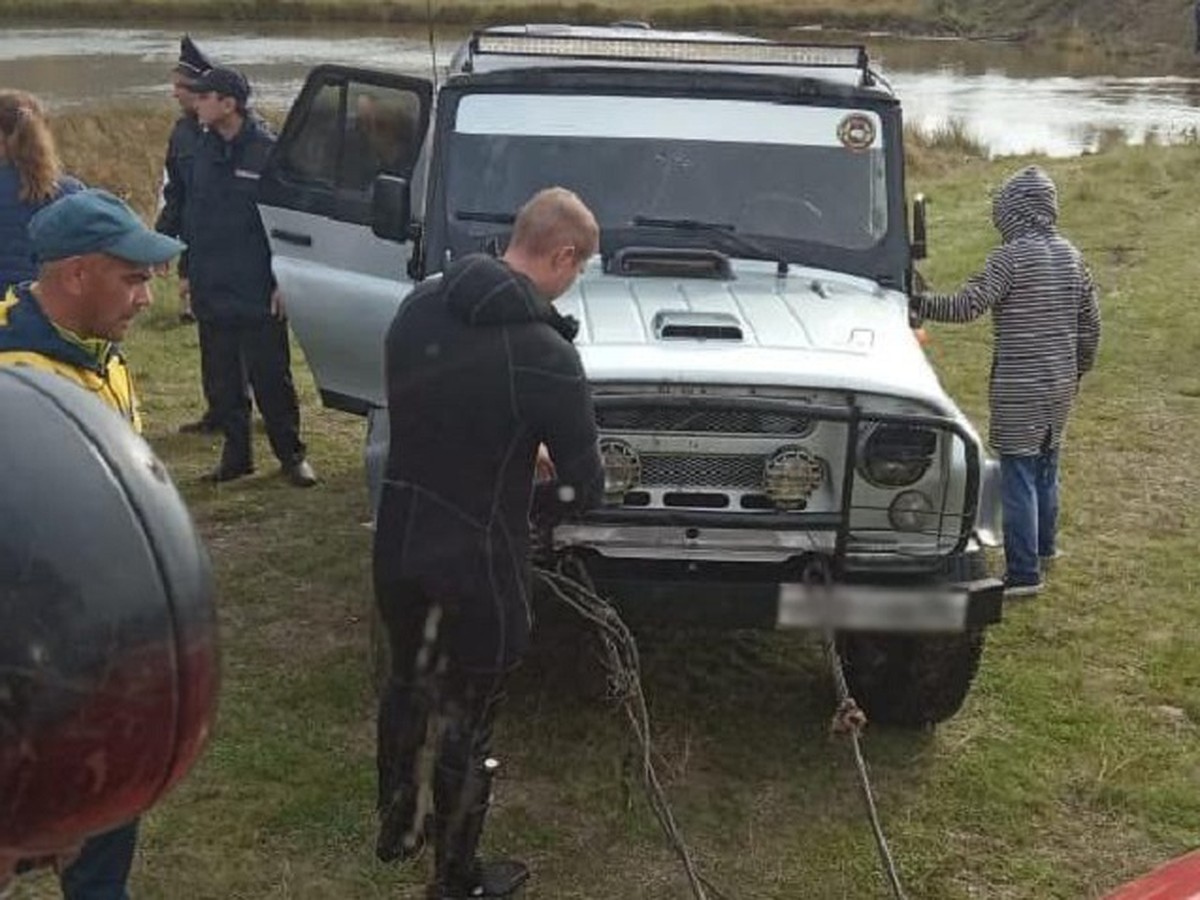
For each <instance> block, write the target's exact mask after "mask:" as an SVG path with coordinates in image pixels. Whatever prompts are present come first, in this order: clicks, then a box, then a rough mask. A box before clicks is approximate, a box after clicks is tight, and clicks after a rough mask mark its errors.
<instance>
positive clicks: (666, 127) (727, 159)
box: [446, 93, 888, 262]
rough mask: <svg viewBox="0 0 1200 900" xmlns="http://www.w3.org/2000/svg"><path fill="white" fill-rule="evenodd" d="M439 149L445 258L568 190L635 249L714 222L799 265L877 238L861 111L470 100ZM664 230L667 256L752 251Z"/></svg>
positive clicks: (879, 167)
mask: <svg viewBox="0 0 1200 900" xmlns="http://www.w3.org/2000/svg"><path fill="white" fill-rule="evenodd" d="M447 149H448V153H449V167H448V169H447V171H449V172H451V173H452V175H451V176H450V178H449V179H448V182H447V186H446V203H447V209H446V219H447V221H448V223H449V229H450V235H449V236H450V244H451V246H452V247H453V249H454V251H455V253H456V254H457V253H461V252H466V251H470V250H477V249H480V247H481V246H484V245H486V243H487V241H489V240H492V239H494V238H495V237H496V235H497V233H498V231H500V232H502V231H503V229H502V228H501V227H500V226H498V225H497V224H496V223H498V222H502V221H504V219H503V218H502V217H503V216H505V215H507V216H511V214H512V213H513V212H514V211H515V210H516V209H518V208H519V207H520V205H521V204H522V203H524V202H525V200H527V199H528V198H529V197H530V196H531V195H532V194H533V193H534V192H535V191H537V190H538V189H540V188H543V187H547V186H551V185H563V186H566V187H570V188H572V189H573V190H575V191H576V192H577V193H579V194H580V196H581V197H582V198H583V199H584V201H585V202H586V203H587V204H588V205H589V206H590V207H591V208H592V210H593V211H594V212H595V214H596V218H597V219H598V221H599V223H600V227H601V229H602V230H603V231H604V232H605V234H606V235H608V236H611V235H612V234H621V235H625V236H628V240H627V241H625V242H628V241H632V240H635V239H636V240H638V241H643V242H644V241H645V240H646V239H647V236H646V235H645V234H644V232H646V231H647V229H649V230H650V231H652V232H654V236H655V238H656V240H655V243H659V242H660V241H658V240H657V238H658V237H660V236H662V232H663V231H664V230H667V229H664V228H662V227H661V226H656V225H654V224H653V222H654V221H655V220H658V221H660V222H661V221H663V220H691V221H693V222H706V223H719V225H720V227H721V228H722V229H724V230H727V231H730V232H735V233H736V234H738V235H741V236H744V237H746V238H751V239H755V240H757V241H759V242H760V244H767V245H769V247H770V252H771V253H772V254H779V255H780V256H781V257H783V258H786V259H789V260H791V261H796V262H803V259H802V258H801V256H800V245H801V244H807V245H813V244H817V245H824V246H829V247H835V248H840V249H844V250H866V249H869V248H871V247H874V246H875V245H876V244H878V243H879V242H880V241H881V240H882V239H883V238H884V236H885V235H886V232H887V228H888V215H887V212H888V198H887V171H886V158H885V157H886V155H885V152H884V150H885V147H884V135H883V128H882V125H881V120H880V117H879V115H878V114H876V113H875V112H874V111H871V110H863V109H847V108H842V107H827V106H825V107H823V106H801V105H795V104H782V103H769V102H761V101H751V100H723V99H704V98H691V97H631V96H615V95H578V94H574V95H548V94H514V93H501V94H493V93H486V94H485V93H481V94H470V95H467V96H465V97H463V98H462V100H461V101H460V103H459V105H458V109H457V114H456V120H455V129H454V132H453V133H452V134H451V136H450V141H449V146H448V148H447ZM635 220H637V221H638V222H640V223H641V224H635ZM647 220H650V224H646V223H647ZM671 231H672V233H671V234H670V235H669V236H666V237H664V238H663V240H664V241H665V242H666V243H669V244H670V245H671V246H679V245H681V244H686V245H688V246H705V247H713V248H715V249H719V250H721V251H723V252H725V253H728V254H729V255H734V256H746V255H756V254H754V253H751V252H750V251H748V250H746V247H748V246H749V245H748V244H745V243H743V244H740V245H734V244H731V243H730V242H729V241H727V240H726V241H722V240H720V236H719V235H715V234H713V233H712V232H713V229H703V228H699V229H698V228H692V229H678V228H676V229H672V230H671ZM631 235H632V236H631ZM608 249H609V250H611V249H613V248H612V247H611V246H610V247H609V248H608Z"/></svg>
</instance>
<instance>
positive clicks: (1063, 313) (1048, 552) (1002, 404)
mask: <svg viewBox="0 0 1200 900" xmlns="http://www.w3.org/2000/svg"><path fill="white" fill-rule="evenodd" d="M992 221H993V223H994V224H995V226H996V229H997V230H998V231H999V232H1000V235H1001V238H1002V239H1003V242H1002V243H1001V245H1000V246H999V247H997V248H996V249H995V250H993V251H992V252H991V254H990V255H989V256H988V259H987V263H986V265H985V266H984V269H983V271H982V272H979V273H977V274H976V275H974V276H972V277H971V278H970V279H968V281H967V282H966V284H965V285H964V286H963V287H962V289H961V290H959V291H958V292H957V293H954V294H933V293H927V294H921V295H918V296H916V297H914V299H913V306H914V309H915V312H916V313H917V315H918V316H921V317H924V318H927V319H932V320H934V321H939V322H969V321H971V320H972V319H975V318H978V317H979V316H981V315H983V314H984V313H986V312H987V311H988V310H991V312H992V330H993V334H994V347H993V355H992V374H991V388H990V392H989V402H990V407H991V427H990V435H989V438H990V442H991V444H992V447H993V448H994V449H995V450H996V452H997V453H999V454H1000V473H1001V474H1000V480H1001V497H1002V503H1003V510H1004V557H1005V567H1006V573H1005V587H1006V593H1007V594H1008V595H1009V596H1030V595H1033V594H1036V593H1037V592H1038V591H1039V590H1040V589H1041V586H1042V571H1043V570H1044V569H1045V567H1046V563H1047V562H1049V561H1050V560H1052V559H1053V558H1054V557H1055V556H1056V555H1057V547H1056V532H1057V523H1058V484H1059V479H1058V455H1059V447H1060V445H1061V444H1062V440H1063V432H1064V431H1065V430H1066V426H1067V418H1068V417H1069V415H1070V412H1071V406H1072V404H1073V402H1074V399H1075V395H1076V394H1077V393H1078V390H1079V380H1080V379H1081V378H1082V377H1083V374H1084V373H1085V372H1087V371H1088V370H1089V369H1091V367H1092V365H1093V363H1094V362H1095V359H1096V350H1097V348H1098V347H1099V343H1100V307H1099V304H1098V302H1097V299H1096V288H1095V285H1094V284H1093V283H1092V278H1091V275H1090V274H1089V273H1088V270H1087V266H1086V265H1085V264H1084V261H1083V257H1082V255H1081V254H1080V252H1079V250H1078V249H1076V247H1075V246H1074V245H1073V244H1072V243H1071V242H1070V241H1069V240H1067V239H1066V238H1065V237H1063V236H1062V235H1061V234H1060V233H1059V231H1058V224H1057V223H1058V192H1057V190H1056V189H1055V186H1054V182H1053V181H1052V180H1051V178H1050V176H1049V175H1047V174H1046V173H1045V172H1044V171H1043V170H1042V169H1040V168H1038V167H1037V166H1029V167H1027V168H1024V169H1022V170H1021V171H1019V172H1017V173H1016V174H1015V175H1013V176H1012V177H1010V178H1009V179H1008V180H1007V181H1006V182H1005V183H1004V185H1003V186H1002V187H1001V188H1000V190H999V191H998V192H997V193H996V195H995V198H994V199H993V202H992Z"/></svg>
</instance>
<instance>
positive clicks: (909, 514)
mask: <svg viewBox="0 0 1200 900" xmlns="http://www.w3.org/2000/svg"><path fill="white" fill-rule="evenodd" d="M888 521H890V522H891V523H892V527H893V528H895V529H896V530H897V531H925V532H932V531H933V530H934V529H935V528H936V527H937V513H935V512H934V510H933V501H932V500H930V499H929V497H928V495H926V494H923V493H921V492H920V491H905V492H904V493H902V494H898V495H897V496H896V499H895V500H893V501H892V505H891V506H890V507H889V508H888Z"/></svg>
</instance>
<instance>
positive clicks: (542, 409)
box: [522, 344, 604, 520]
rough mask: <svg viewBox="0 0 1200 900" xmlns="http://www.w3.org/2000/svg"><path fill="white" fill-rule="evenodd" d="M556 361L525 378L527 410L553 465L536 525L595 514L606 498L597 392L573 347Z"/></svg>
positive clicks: (541, 489)
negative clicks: (583, 512)
mask: <svg viewBox="0 0 1200 900" xmlns="http://www.w3.org/2000/svg"><path fill="white" fill-rule="evenodd" d="M556 355H557V356H558V358H557V359H556V360H555V362H554V364H553V366H552V367H551V366H547V367H546V369H544V370H525V372H523V373H522V374H523V376H524V377H523V378H522V382H523V383H524V384H525V385H527V386H528V388H529V389H528V390H527V391H526V392H525V393H526V396H525V397H523V398H522V401H523V404H522V405H528V407H529V411H530V412H531V413H532V417H533V419H534V422H535V427H536V429H537V435H538V438H539V439H540V440H541V442H542V443H543V444H545V446H546V449H547V450H548V451H549V455H550V460H551V462H552V463H553V474H554V477H553V479H552V480H551V481H547V482H544V483H541V484H539V485H537V487H536V488H535V489H534V499H533V516H534V518H536V519H551V520H553V519H558V518H561V517H562V516H563V515H566V514H568V513H571V512H576V511H579V510H584V509H590V508H591V507H593V506H597V505H599V503H600V501H601V500H602V499H603V497H604V468H603V466H602V465H601V463H600V439H599V435H598V434H597V432H596V413H595V409H594V407H593V405H592V389H591V387H590V386H589V385H588V383H587V378H586V377H585V376H584V374H583V365H582V364H581V363H580V361H579V354H578V353H577V352H576V350H575V348H574V347H572V346H570V345H569V344H566V345H564V347H563V348H562V351H561V352H560V353H559V354H556Z"/></svg>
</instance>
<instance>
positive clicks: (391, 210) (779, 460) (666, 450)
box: [260, 25, 1001, 724]
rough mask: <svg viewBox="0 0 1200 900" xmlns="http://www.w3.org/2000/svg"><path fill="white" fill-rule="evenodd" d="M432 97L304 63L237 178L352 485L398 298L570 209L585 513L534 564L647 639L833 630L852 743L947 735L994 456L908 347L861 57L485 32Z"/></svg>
mask: <svg viewBox="0 0 1200 900" xmlns="http://www.w3.org/2000/svg"><path fill="white" fill-rule="evenodd" d="M434 95H435V90H434V87H433V85H432V84H431V83H430V82H429V81H426V80H422V79H418V78H411V77H402V76H399V75H393V74H386V73H383V72H376V71H362V70H357V69H351V68H345V67H340V66H322V67H319V68H317V69H315V70H314V71H313V72H312V73H311V74H310V76H309V78H308V81H307V83H306V84H305V86H304V89H303V91H302V92H301V94H300V95H299V97H298V99H297V101H296V103H295V104H294V106H293V108H292V110H291V112H290V115H289V116H288V119H287V122H286V125H285V126H284V129H283V132H282V134H281V138H280V141H279V144H278V147H277V148H276V151H275V153H274V156H273V157H272V160H271V162H270V165H269V166H268V168H267V170H266V171H265V172H264V174H263V177H262V181H261V185H260V203H261V209H262V216H263V220H264V222H265V224H266V227H267V231H268V234H269V236H270V240H271V243H272V248H273V251H274V267H275V274H276V277H277V279H278V281H279V284H280V285H281V287H282V290H283V293H284V295H285V297H286V298H287V303H288V309H289V312H290V316H291V322H292V327H293V328H294V330H295V332H296V335H297V337H298V339H299V340H300V343H301V345H302V346H303V348H304V351H305V355H306V357H307V359H308V362H309V365H310V366H311V368H312V372H313V375H314V377H315V379H316V382H317V384H318V387H319V389H320V392H321V396H322V398H323V401H324V402H325V403H326V404H327V405H330V406H333V407H337V408H340V409H344V410H348V411H351V412H355V413H360V414H364V415H367V416H368V417H369V423H370V424H369V428H368V469H369V470H371V471H377V464H378V462H379V460H380V458H381V454H380V448H381V447H385V446H386V434H385V429H386V415H385V414H383V407H384V404H385V402H386V400H385V396H384V382H383V360H382V356H383V342H384V335H385V333H386V330H387V328H388V325H389V324H390V322H391V320H392V318H393V316H394V315H395V313H396V309H397V307H398V306H399V304H400V302H401V300H402V298H403V297H404V295H405V294H406V293H407V292H408V290H409V289H410V288H411V287H412V285H413V284H414V283H415V282H416V281H419V280H421V279H423V278H426V277H429V276H431V275H434V274H436V273H438V272H440V271H441V269H442V268H443V266H445V265H446V263H447V262H448V261H449V260H451V259H454V258H456V257H458V256H461V255H462V254H465V253H472V252H478V251H481V250H483V251H490V252H499V251H500V250H502V249H503V247H504V244H505V241H506V239H507V235H508V232H509V229H510V228H511V223H512V220H513V215H514V211H515V210H516V209H517V208H518V207H519V206H520V205H521V204H522V203H523V202H524V201H525V200H526V199H527V198H528V197H530V196H531V195H532V194H533V193H534V192H535V191H537V190H538V189H540V188H542V187H547V186H550V185H563V186H565V187H569V188H571V189H573V190H574V191H576V192H577V193H579V194H580V195H581V196H582V197H583V198H584V200H585V201H586V202H587V203H588V204H589V205H590V206H591V208H592V209H593V210H594V212H595V214H596V217H597V219H598V221H599V223H600V226H601V229H602V236H601V254H600V256H599V258H598V259H597V260H595V261H593V262H592V263H591V265H590V267H589V268H588V270H587V271H586V273H585V274H584V275H583V276H582V277H581V278H580V280H579V282H578V283H577V285H576V286H575V288H574V289H573V290H572V291H571V292H570V293H569V294H568V295H567V296H565V297H564V298H562V299H561V300H560V301H559V304H560V308H561V309H562V311H563V312H565V313H569V314H571V315H573V316H575V317H576V318H577V319H578V320H579V322H580V323H581V329H580V334H579V337H578V340H577V344H578V347H579V351H580V354H581V356H582V358H583V362H584V367H585V369H586V371H587V374H588V377H589V379H590V381H591V383H592V386H593V389H594V392H595V398H596V409H597V419H598V425H599V430H600V433H601V436H602V442H601V451H602V456H603V459H604V464H605V467H606V473H607V486H606V487H607V494H608V502H607V503H606V504H605V505H604V506H603V507H602V508H601V509H598V510H595V511H594V512H592V513H589V514H587V515H586V516H584V517H582V518H581V519H579V520H578V521H575V522H571V523H568V524H563V525H561V526H559V527H558V528H557V529H556V530H555V532H554V536H553V537H554V546H555V549H556V550H558V551H560V552H565V551H568V550H569V551H572V552H575V553H577V554H580V555H581V556H582V558H583V559H584V560H585V561H586V564H587V566H588V569H589V571H590V574H591V575H592V577H593V578H594V580H595V581H596V582H597V584H598V585H599V586H600V587H601V588H602V589H603V590H604V591H605V592H606V593H607V594H608V595H610V596H612V597H613V598H615V599H616V600H617V601H618V603H620V604H621V605H622V606H623V607H625V608H626V609H628V610H629V611H630V612H631V613H633V612H636V613H638V614H640V615H641V616H643V617H645V616H647V615H650V616H651V617H653V618H657V619H660V620H661V619H666V620H668V621H681V622H682V621H692V620H696V619H700V618H704V617H708V618H710V619H713V618H715V619H716V620H717V621H719V622H721V623H723V624H725V625H727V626H730V627H747V626H779V627H786V628H791V627H805V628H822V629H833V630H834V631H835V632H836V633H837V635H838V636H839V642H840V647H841V650H842V654H843V658H844V660H845V665H846V674H847V676H848V680H849V683H850V686H851V688H852V690H853V691H854V693H855V695H856V696H857V698H858V699H859V701H860V702H861V703H862V704H863V705H864V706H865V707H866V708H867V710H868V712H869V713H870V714H871V715H872V716H873V717H874V718H875V719H877V720H881V721H887V722H894V723H901V724H926V723H931V722H937V721H940V720H942V719H944V718H946V717H948V716H950V715H952V714H953V713H954V712H956V711H957V710H958V708H959V706H960V705H961V703H962V701H963V699H964V697H965V695H966V692H967V690H968V688H969V686H970V682H971V679H972V678H973V676H974V673H975V670H976V667H977V665H978V662H979V657H980V653H981V650H982V646H983V633H984V628H985V627H986V626H988V625H990V624H993V623H995V622H997V621H999V619H1000V609H1001V591H1000V584H999V582H998V581H996V580H995V579H989V578H987V577H986V569H985V567H984V559H983V546H984V545H988V544H992V543H994V541H995V531H996V528H995V518H996V516H997V514H998V511H997V503H996V491H997V485H996V478H995V464H994V462H993V461H992V460H990V459H989V458H988V457H987V456H986V454H985V451H984V447H983V444H982V442H981V440H980V438H979V436H978V434H977V433H976V431H975V429H974V428H973V427H972V426H971V424H970V423H969V422H968V421H967V420H966V418H965V417H964V416H963V414H962V413H961V412H960V411H959V409H958V408H957V406H956V405H955V404H954V402H953V401H952V400H951V399H950V397H948V396H947V395H946V393H945V391H943V390H942V387H941V385H940V384H939V382H938V379H937V377H936V376H935V374H934V372H933V370H932V369H931V367H930V365H929V363H928V362H927V360H926V358H925V356H924V353H923V351H922V349H921V347H920V346H919V344H918V342H917V340H916V338H915V337H914V334H913V332H912V330H911V328H910V322H909V319H908V305H907V291H908V290H909V289H910V286H911V281H912V278H913V277H914V274H913V260H914V258H916V257H918V256H920V255H921V253H922V252H923V244H924V215H923V208H922V206H921V205H920V203H917V204H916V205H915V206H914V217H913V236H912V238H911V239H910V235H909V227H908V215H907V212H908V210H907V205H906V200H905V187H904V153H903V143H902V140H903V130H902V125H901V113H900V104H899V102H898V101H897V99H896V98H895V97H894V96H893V95H892V93H891V91H890V90H888V89H887V88H886V87H885V86H883V85H882V83H881V82H880V80H879V78H878V77H877V76H876V75H875V74H874V73H873V72H872V70H871V69H870V67H869V64H868V59H867V55H866V53H865V51H864V50H863V49H862V48H860V47H854V46H835V45H800V44H785V43H772V42H768V41H759V40H754V39H750V38H745V37H740V36H736V35H727V34H711V33H686V34H685V33H670V32H662V31H654V30H650V29H647V28H642V27H637V26H635V25H626V26H615V27H611V28H583V27H569V26H524V27H501V28H492V29H488V30H485V31H480V32H478V33H476V34H475V35H474V36H473V37H471V38H470V40H469V41H468V42H467V43H466V44H465V45H464V46H463V48H462V49H461V50H460V51H459V53H458V54H457V55H456V56H455V58H454V59H453V61H452V63H451V64H450V66H449V75H448V77H447V78H446V80H445V83H444V84H442V85H441V86H440V88H439V89H438V90H436V103H435V102H434V100H435V96H434ZM431 125H432V127H430V126H431ZM374 480H375V481H377V480H378V479H374Z"/></svg>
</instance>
